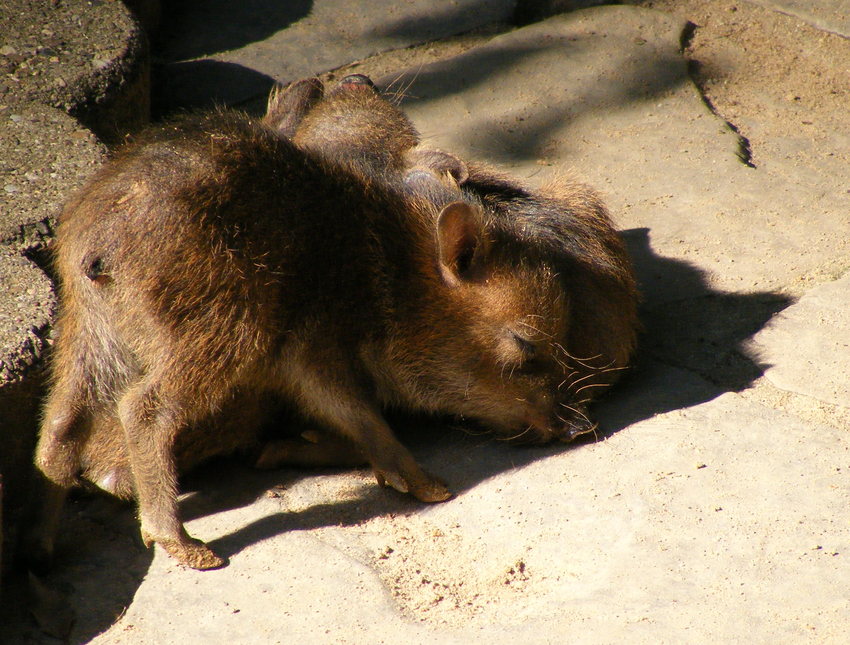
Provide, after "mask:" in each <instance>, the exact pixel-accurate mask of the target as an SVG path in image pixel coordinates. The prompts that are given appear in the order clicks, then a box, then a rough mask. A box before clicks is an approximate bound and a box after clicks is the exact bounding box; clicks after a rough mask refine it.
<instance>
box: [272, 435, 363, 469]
mask: <svg viewBox="0 0 850 645" xmlns="http://www.w3.org/2000/svg"><path fill="white" fill-rule="evenodd" d="M366 463H368V460H367V459H366V457H365V455H363V453H362V452H361V451H360V450H358V449H357V447H356V446H355V445H354V443H353V442H352V441H349V440H347V439H345V438H343V437H338V436H336V435H334V434H331V433H329V432H318V431H312V430H308V431H305V432H302V433H301V436H300V437H294V438H292V439H277V440H274V441H269V442H268V443H267V444H266V445H265V446H263V451H262V453H261V454H260V457H259V459H257V463H256V467H257V468H277V467H279V466H361V465H363V464H366Z"/></svg>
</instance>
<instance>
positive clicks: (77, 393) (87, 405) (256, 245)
mask: <svg viewBox="0 0 850 645" xmlns="http://www.w3.org/2000/svg"><path fill="white" fill-rule="evenodd" d="M296 129H297V128H296ZM319 157H320V155H318V154H311V153H310V151H309V150H307V151H305V150H301V149H299V148H297V147H296V146H295V145H293V144H292V143H291V142H290V141H288V139H287V138H286V137H281V136H279V135H278V134H276V133H274V132H273V129H272V128H270V127H269V126H267V125H263V124H258V123H255V122H252V121H251V120H249V119H247V118H246V117H242V116H238V115H232V114H214V115H207V116H203V117H189V118H185V119H184V120H182V121H180V122H175V123H173V124H171V125H169V126H166V127H165V128H163V129H162V130H160V131H159V132H158V133H156V134H153V135H149V136H148V137H147V138H146V139H144V140H143V141H141V142H140V143H138V144H136V145H134V146H131V147H130V148H128V149H127V150H125V151H123V152H122V153H121V154H120V155H119V156H118V157H117V158H116V159H115V160H113V161H112V162H111V163H110V164H108V165H107V166H106V167H105V168H104V169H103V170H102V171H101V172H100V173H99V174H98V175H97V176H96V177H95V178H94V179H93V180H92V181H91V182H90V183H89V184H88V185H87V186H86V187H85V188H84V189H83V191H82V192H81V193H80V194H79V195H78V196H77V197H76V198H75V199H74V200H72V201H71V203H70V204H69V205H68V207H67V208H66V210H65V212H64V213H63V216H62V218H61V222H60V226H59V231H58V235H57V254H56V267H57V273H58V275H59V277H60V283H61V287H60V301H61V305H60V315H59V325H58V326H59V332H60V333H59V337H58V339H57V343H56V348H55V357H54V365H53V372H54V382H53V387H52V391H51V394H50V397H49V399H48V403H47V407H46V410H45V418H44V422H43V427H42V436H41V441H40V445H39V450H38V455H37V461H38V464H39V466H40V467H41V469H42V471H43V472H44V473H45V474H46V475H47V477H48V478H49V479H50V480H51V481H52V482H53V483H54V485H55V486H56V487H57V489H58V490H59V491H62V490H64V489H65V488H66V487H68V486H70V485H71V484H73V483H74V481H75V479H76V477H77V475H78V474H79V472H80V469H81V455H82V454H83V453H84V452H85V449H86V441H87V438H88V437H89V436H90V433H91V429H92V424H91V420H92V419H94V418H100V419H101V421H102V422H103V423H105V424H106V425H109V422H108V420H109V419H110V417H111V418H112V419H113V423H114V422H115V421H117V422H118V423H119V424H120V426H121V427H122V429H123V441H124V443H125V447H126V450H127V452H128V454H129V464H130V470H131V471H132V478H133V486H134V488H135V491H136V494H137V496H138V500H139V509H140V517H141V524H142V534H143V537H144V539H145V541H146V542H147V543H150V542H153V541H157V542H160V543H161V544H162V545H163V546H164V547H165V548H166V549H167V550H168V551H169V552H170V553H172V555H174V556H176V557H177V558H178V559H180V560H181V561H183V562H185V563H186V564H189V565H190V566H194V567H197V568H209V567H214V566H219V565H220V564H221V563H222V561H221V560H220V559H219V558H218V557H217V556H215V555H214V554H213V553H212V552H211V551H210V550H209V549H208V548H207V547H206V546H205V545H203V544H202V543H200V542H198V541H196V540H193V539H191V538H189V537H188V535H186V533H185V531H184V530H183V527H182V525H181V524H180V521H179V519H178V515H177V507H176V493H175V490H176V468H177V465H176V463H175V455H174V450H175V446H176V445H179V443H180V438H181V436H185V429H186V428H188V427H192V426H193V424H194V426H195V427H198V424H199V423H200V427H203V423H201V420H203V419H208V418H210V417H211V416H212V417H213V418H214V417H215V415H216V414H218V413H219V411H220V410H221V409H222V408H223V407H226V406H228V405H233V401H234V400H238V399H239V398H240V397H248V399H249V400H253V399H254V397H255V393H263V392H266V391H269V390H270V391H272V393H273V394H275V395H277V396H280V397H282V398H284V399H286V400H289V401H290V402H291V404H292V405H293V406H294V407H295V408H297V409H298V411H299V412H300V413H301V415H302V416H303V417H305V418H307V419H309V420H311V421H312V422H313V423H315V424H316V425H317V426H318V427H322V428H325V429H329V430H331V431H335V432H337V433H339V434H341V435H344V436H347V437H350V438H351V439H352V440H353V441H354V442H355V443H356V444H357V446H358V448H359V450H360V451H361V452H362V454H363V455H364V456H365V457H366V458H367V459H368V460H369V462H370V463H371V464H372V466H373V468H374V470H375V473H376V476H377V478H378V480H379V482H381V483H384V482H386V483H388V484H389V485H392V486H393V487H395V488H397V489H399V490H402V491H409V492H411V493H412V494H414V495H415V496H416V497H418V498H419V499H423V500H426V501H438V500H441V499H445V498H446V497H448V496H449V493H448V491H447V489H446V488H445V487H444V486H443V485H442V484H441V483H440V482H438V481H437V480H435V479H434V478H433V477H431V476H429V475H428V474H426V473H424V472H423V471H422V470H421V468H419V466H418V465H417V464H416V463H415V461H414V460H413V458H412V457H411V456H410V455H409V453H408V452H407V451H406V450H405V449H404V448H403V447H402V446H401V445H400V444H399V443H398V442H397V441H396V440H395V438H394V437H393V435H392V433H391V431H390V429H389V428H388V427H387V425H386V423H385V421H384V420H383V418H382V416H381V409H382V408H383V407H386V406H397V407H401V408H407V409H411V410H424V411H429V412H438V413H446V414H450V415H457V416H462V417H467V418H471V419H476V420H478V421H479V422H481V423H482V424H483V425H485V426H487V427H489V428H491V429H493V430H495V431H497V432H500V433H502V434H503V435H506V436H511V435H516V436H523V437H535V438H538V439H544V438H551V437H555V436H560V437H562V438H570V437H572V436H573V435H574V434H575V433H577V432H583V431H586V430H587V425H586V424H585V422H584V419H583V418H582V417H581V414H579V416H578V417H576V418H567V420H566V421H565V420H564V419H565V418H566V415H567V413H568V412H571V411H572V408H573V407H574V406H573V405H572V404H573V403H575V397H574V396H573V394H574V393H577V392H579V389H580V388H581V387H584V385H585V384H587V385H596V384H601V383H600V381H599V379H606V380H610V379H609V377H605V376H604V374H606V373H607V374H609V375H610V374H612V373H613V372H610V371H609V372H605V371H604V370H603V369H600V367H604V369H605V370H614V369H617V368H620V367H622V366H623V365H625V363H626V361H627V359H628V355H629V354H630V352H631V348H632V345H633V341H634V332H633V328H634V320H633V309H634V307H633V302H632V303H631V308H629V307H628V306H626V307H624V311H623V312H621V313H622V317H623V319H624V323H623V326H622V327H623V329H626V328H629V332H628V333H626V332H623V333H622V334H621V335H620V336H619V337H616V338H612V339H610V340H609V341H607V344H608V347H606V348H605V349H610V350H611V351H606V352H598V353H599V354H600V356H596V355H588V354H587V353H586V352H582V351H578V352H576V351H575V350H576V343H573V342H570V339H571V324H572V320H571V318H572V317H573V316H574V315H575V313H576V312H575V311H574V308H573V300H574V296H573V294H570V293H569V292H568V291H567V290H566V289H565V285H569V284H572V283H571V282H568V281H565V276H563V275H562V274H561V272H562V270H563V269H575V270H576V271H577V275H580V274H581V272H582V268H583V267H585V265H587V264H588V263H589V262H590V258H586V257H584V255H583V254H582V252H581V251H583V250H588V248H587V245H586V241H585V240H579V241H578V242H574V241H572V240H559V239H558V236H559V235H562V234H567V233H570V234H571V233H573V231H572V228H571V226H572V225H571V226H564V227H560V228H559V227H557V226H552V227H551V229H552V230H548V229H547V232H546V233H547V234H546V235H539V236H537V237H536V238H535V239H534V240H533V244H531V245H528V244H526V243H525V242H523V235H522V233H523V227H522V226H520V227H517V226H516V225H515V224H516V222H514V221H513V220H512V219H511V218H503V217H498V216H494V215H493V214H489V213H487V212H485V211H482V209H481V208H480V207H479V206H478V205H477V204H476V203H475V200H473V199H469V198H466V197H464V198H462V199H460V200H458V199H457V197H458V193H457V191H455V190H451V189H450V188H449V187H446V186H445V185H442V184H439V182H431V181H428V180H427V179H426V180H423V179H422V173H418V172H415V173H412V174H409V175H407V181H405V182H396V181H394V180H392V179H386V180H376V178H375V177H373V176H364V175H363V174H362V173H358V172H357V168H356V167H353V168H349V169H347V170H346V169H344V168H340V166H339V165H338V164H337V165H333V164H331V163H330V162H329V161H327V160H326V159H321V158H319ZM355 166H356V164H355ZM411 186H413V187H414V189H411ZM423 186H424V187H425V188H423ZM583 198H584V197H583ZM600 208H601V207H600V206H599V205H598V203H597V202H595V201H593V200H591V203H590V206H588V205H587V204H584V203H582V204H581V205H579V208H578V210H577V211H576V213H577V214H575V215H571V216H570V218H568V219H577V220H581V219H582V218H583V217H586V218H587V219H588V220H592V221H593V222H594V226H595V227H598V226H599V224H596V223H595V222H597V220H598V221H599V222H602V223H607V219H606V218H605V216H604V210H599V209H600ZM496 211H498V209H496ZM496 211H494V212H496ZM520 219H521V218H520ZM517 221H519V220H517ZM573 228H575V226H573ZM579 228H580V229H581V230H580V231H579V233H581V234H583V233H584V232H585V229H588V227H586V226H585V227H583V228H582V227H579ZM592 228H593V227H590V229H592ZM590 229H588V230H590ZM574 245H575V246H576V248H577V249H578V250H579V251H580V252H578V253H577V257H576V258H572V256H571V255H570V252H571V251H572V247H573V246H574ZM601 248H602V250H603V253H604V251H605V250H606V247H605V246H604V245H603V246H602V247H601ZM589 250H591V251H593V249H589ZM616 252H619V253H622V249H621V247H620V248H619V251H618V250H617V249H615V254H616ZM591 264H592V263H591ZM599 264H600V267H601V268H600V269H599V270H598V271H597V272H596V273H598V274H599V276H600V277H599V278H598V279H597V278H596V276H595V274H594V275H593V276H591V277H592V280H591V282H594V284H595V283H596V282H598V283H599V284H600V285H601V287H600V288H602V287H610V286H611V285H612V284H613V285H614V286H615V287H617V288H619V289H621V290H624V291H626V292H629V290H630V289H631V290H632V291H631V292H630V293H631V294H632V298H633V286H632V283H631V282H630V280H631V277H630V273H628V271H625V272H624V273H623V275H618V274H616V271H613V270H611V267H609V265H610V264H611V262H610V258H607V257H602V258H600V263H599ZM617 266H619V267H621V268H622V267H623V266H625V265H624V264H623V260H622V258H619V259H618V262H617ZM606 276H609V277H608V278H606ZM574 279H575V280H580V278H579V277H576V278H574ZM606 280H607V282H606ZM618 281H619V282H618ZM593 289H594V285H590V286H589V287H588V289H587V290H588V291H591V292H592V291H593ZM602 297H603V299H604V298H605V297H606V296H605V294H602ZM576 302H582V303H584V302H587V299H586V298H584V299H582V298H581V297H579V299H578V300H576ZM605 315H607V314H605ZM603 317H604V315H603ZM578 329H581V327H578ZM581 338H583V335H580V336H579V340H580V339H581ZM605 344H606V342H603V341H600V342H597V343H595V344H594V345H593V346H594V347H596V346H600V345H605ZM570 347H573V350H572V351H571V350H570V349H569V348H570ZM574 357H575V358H574ZM591 361H595V362H597V361H598V365H597V364H596V363H591ZM582 379H584V380H583V381H582ZM103 420H106V421H103ZM588 423H589V422H588ZM95 425H96V426H97V424H95ZM95 434H97V433H95ZM225 440H226V439H225ZM241 441H242V439H241V438H240V439H237V440H234V442H233V443H235V444H238V443H240V442H241ZM119 443H120V442H119Z"/></svg>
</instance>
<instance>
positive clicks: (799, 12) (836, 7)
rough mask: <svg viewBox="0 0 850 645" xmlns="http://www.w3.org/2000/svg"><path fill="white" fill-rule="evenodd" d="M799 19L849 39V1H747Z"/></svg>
mask: <svg viewBox="0 0 850 645" xmlns="http://www.w3.org/2000/svg"><path fill="white" fill-rule="evenodd" d="M747 1H748V2H752V3H754V4H759V5H762V6H763V7H767V8H769V9H773V10H775V11H780V12H782V13H787V14H789V15H791V16H796V17H797V18H801V19H803V20H805V21H806V22H808V23H810V24H812V25H814V26H815V27H817V28H818V29H823V30H824V31H831V32H833V33H836V34H839V35H841V36H844V37H845V38H850V0H819V2H810V1H809V0H747Z"/></svg>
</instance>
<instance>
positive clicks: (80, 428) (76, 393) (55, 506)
mask: <svg viewBox="0 0 850 645" xmlns="http://www.w3.org/2000/svg"><path fill="white" fill-rule="evenodd" d="M66 364H67V363H66ZM60 365H61V364H60ZM88 399H89V397H88V390H87V383H86V382H85V380H84V377H83V376H82V375H81V374H78V373H76V372H75V371H74V370H73V369H69V370H66V371H65V372H64V373H62V372H60V373H57V375H56V381H55V383H54V385H53V388H52V389H51V392H50V395H49V397H48V399H47V403H46V406H45V408H44V413H43V417H42V422H41V431H40V435H39V440H38V445H37V447H36V452H35V464H36V467H37V470H38V471H39V472H38V473H37V474H36V477H37V479H36V481H35V482H34V486H33V489H32V492H31V509H30V513H29V515H28V517H27V518H26V520H25V523H24V529H23V531H22V532H21V542H20V552H21V554H22V558H23V560H24V561H25V562H26V563H27V564H28V566H29V567H30V568H31V569H32V570H34V571H37V572H43V571H44V570H46V569H47V568H48V567H49V564H50V560H51V559H52V557H53V547H54V541H55V537H56V529H57V527H58V523H59V516H60V514H61V512H62V506H63V502H64V501H65V497H66V495H67V493H68V490H69V489H70V488H71V486H73V485H74V484H75V483H76V482H77V476H78V474H79V469H80V451H81V450H82V445H83V443H84V442H85V440H86V436H87V430H88V425H87V422H88V417H87V413H86V412H85V409H86V408H87V407H88V405H89V400H88Z"/></svg>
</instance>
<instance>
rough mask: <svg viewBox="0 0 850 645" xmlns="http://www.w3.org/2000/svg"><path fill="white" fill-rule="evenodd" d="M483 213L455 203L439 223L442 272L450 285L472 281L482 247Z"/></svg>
mask: <svg viewBox="0 0 850 645" xmlns="http://www.w3.org/2000/svg"><path fill="white" fill-rule="evenodd" d="M482 226H483V225H482V221H481V214H480V213H479V212H478V211H477V210H476V209H474V208H472V207H471V206H470V205H469V204H467V203H465V202H452V203H451V204H449V205H448V206H446V207H445V208H444V209H443V210H442V212H441V213H440V217H439V219H438V220H437V246H438V252H439V263H440V273H441V274H442V276H443V280H445V281H446V284H448V285H449V286H453V287H454V286H457V285H459V284H460V283H461V282H462V281H463V280H468V279H470V276H471V274H472V270H473V265H474V261H475V260H476V255H480V252H481V250H482V244H483V228H482Z"/></svg>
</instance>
